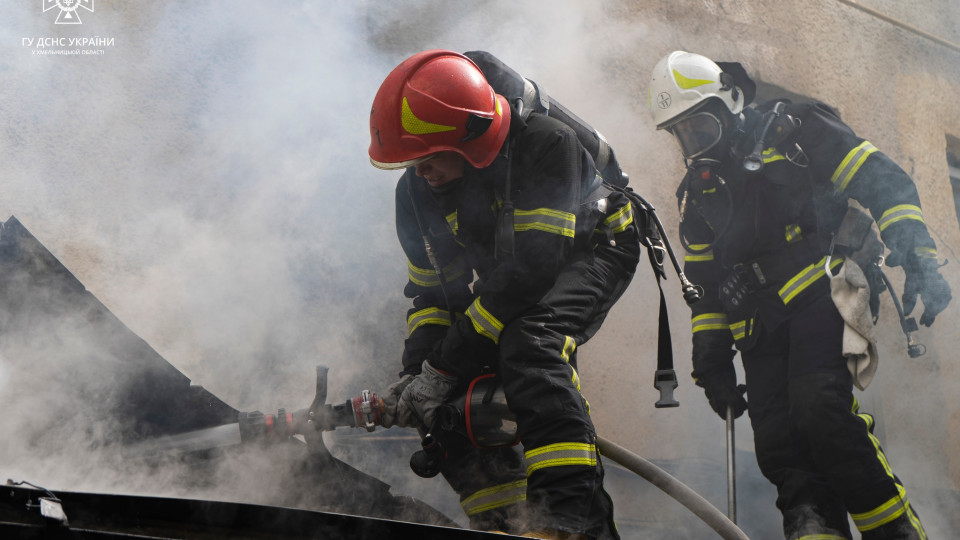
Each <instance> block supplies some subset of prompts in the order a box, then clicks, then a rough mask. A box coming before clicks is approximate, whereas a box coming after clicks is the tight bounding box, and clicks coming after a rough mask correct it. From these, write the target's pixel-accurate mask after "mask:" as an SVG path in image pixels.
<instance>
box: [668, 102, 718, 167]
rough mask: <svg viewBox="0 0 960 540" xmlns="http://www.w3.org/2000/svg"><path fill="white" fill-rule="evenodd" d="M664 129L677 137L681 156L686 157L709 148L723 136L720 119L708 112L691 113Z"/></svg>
mask: <svg viewBox="0 0 960 540" xmlns="http://www.w3.org/2000/svg"><path fill="white" fill-rule="evenodd" d="M666 129H667V131H669V132H670V133H672V134H673V135H674V136H675V137H676V138H677V142H679V143H680V150H681V151H682V152H683V157H685V158H687V159H693V158H696V157H698V156H700V155H702V154H703V153H705V152H706V151H707V150H710V149H711V148H713V147H714V146H716V144H717V143H718V142H720V138H721V137H722V136H723V129H722V128H721V127H720V120H719V119H717V117H716V116H714V115H713V114H712V113H708V112H698V113H694V114H691V115H690V116H687V117H686V118H684V119H682V120H680V121H678V122H677V123H675V124H673V125H672V126H669V127H668V128H666Z"/></svg>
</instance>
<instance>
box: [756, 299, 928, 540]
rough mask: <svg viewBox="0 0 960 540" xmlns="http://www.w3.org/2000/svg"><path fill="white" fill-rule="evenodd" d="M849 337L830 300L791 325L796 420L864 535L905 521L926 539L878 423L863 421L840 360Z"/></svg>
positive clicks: (820, 301) (819, 467)
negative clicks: (883, 444) (878, 433)
mask: <svg viewBox="0 0 960 540" xmlns="http://www.w3.org/2000/svg"><path fill="white" fill-rule="evenodd" d="M843 329H844V322H843V319H842V318H841V316H840V314H839V312H838V311H837V308H836V306H835V305H834V303H833V301H832V300H831V299H830V297H829V296H826V295H824V296H823V297H822V298H821V299H818V300H817V301H814V302H812V303H811V304H810V305H809V306H807V307H805V308H804V309H802V310H800V311H799V312H797V314H796V315H795V316H794V317H793V318H792V320H791V321H790V322H789V340H788V341H789V346H788V347H789V351H788V353H789V365H790V368H789V371H790V382H789V383H788V386H787V394H788V396H789V403H790V419H791V420H792V422H793V423H794V425H795V426H796V427H797V429H798V431H799V432H800V434H801V436H802V438H803V441H804V442H805V443H806V444H807V445H808V446H809V449H810V455H811V456H812V459H813V462H814V463H815V464H816V470H817V471H818V472H820V473H822V475H823V476H824V477H825V478H826V479H827V481H828V482H829V485H830V487H831V490H832V491H833V492H834V493H836V494H837V495H838V496H839V497H840V498H841V499H842V500H843V506H844V507H845V508H846V510H847V511H848V512H850V514H851V516H852V517H853V520H854V523H855V524H856V525H857V528H858V529H859V530H860V531H861V532H867V531H869V530H872V529H875V528H878V527H881V526H883V525H884V524H886V523H891V522H892V521H894V520H897V519H899V518H900V517H901V516H905V517H904V519H907V520H910V523H911V527H912V528H913V529H914V530H916V531H917V532H916V537H917V538H925V534H924V533H923V532H922V531H923V528H922V526H921V525H920V522H919V519H916V515H915V513H914V512H912V510H911V511H910V512H907V510H908V508H909V505H908V503H907V501H906V499H905V495H904V490H903V487H902V486H901V485H900V482H899V480H898V479H897V478H896V476H895V475H894V474H893V472H892V470H891V468H890V465H889V464H888V463H887V459H886V456H885V455H884V454H883V451H882V450H881V448H880V444H879V441H878V440H877V439H876V437H874V436H873V433H872V427H873V426H872V425H873V419H872V418H871V417H870V416H869V415H865V414H858V410H859V409H858V406H857V404H856V400H855V398H854V395H853V380H852V378H851V376H850V372H849V370H848V369H847V366H846V358H844V357H843V355H842V352H841V351H842V347H843ZM748 384H749V383H748ZM865 428H866V429H865Z"/></svg>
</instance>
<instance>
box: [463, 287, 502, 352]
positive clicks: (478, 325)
mask: <svg viewBox="0 0 960 540" xmlns="http://www.w3.org/2000/svg"><path fill="white" fill-rule="evenodd" d="M467 317H470V320H471V321H473V329H474V330H475V331H476V332H477V333H478V334H480V335H481V336H486V337H488V338H490V339H491V340H493V342H494V343H500V332H502V331H503V323H502V322H500V321H499V320H497V318H496V317H494V316H493V315H491V314H490V312H489V311H487V310H486V309H484V307H483V306H482V305H481V304H480V299H479V298H477V299H476V300H474V301H473V303H472V304H470V307H469V308H467Z"/></svg>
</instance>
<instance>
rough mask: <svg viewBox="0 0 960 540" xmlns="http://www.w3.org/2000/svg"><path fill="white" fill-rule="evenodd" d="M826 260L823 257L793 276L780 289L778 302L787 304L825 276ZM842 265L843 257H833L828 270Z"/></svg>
mask: <svg viewBox="0 0 960 540" xmlns="http://www.w3.org/2000/svg"><path fill="white" fill-rule="evenodd" d="M826 260H827V258H826V257H823V258H821V259H820V260H819V261H817V262H815V263H813V264H811V265H810V266H807V267H806V268H804V269H803V270H801V271H800V272H799V273H797V275H795V276H793V277H792V278H791V279H790V281H788V282H787V283H786V285H784V286H783V287H781V288H780V291H779V294H780V300H782V301H783V303H784V304H788V303H789V302H790V301H791V300H793V299H794V297H796V296H797V295H798V294H800V293H801V292H803V290H804V289H806V288H807V287H809V286H810V284H812V283H813V282H815V281H816V280H818V279H820V278H822V277H823V276H824V275H826V271H824V269H823V263H825V262H826ZM842 263H843V257H835V258H834V259H833V260H831V261H830V270H834V269H836V267H838V266H840V265H841V264H842Z"/></svg>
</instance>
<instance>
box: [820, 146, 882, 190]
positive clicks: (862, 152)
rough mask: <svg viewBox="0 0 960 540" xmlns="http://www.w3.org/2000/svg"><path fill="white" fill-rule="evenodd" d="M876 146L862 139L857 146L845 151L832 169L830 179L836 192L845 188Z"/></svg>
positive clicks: (874, 150) (875, 149)
mask: <svg viewBox="0 0 960 540" xmlns="http://www.w3.org/2000/svg"><path fill="white" fill-rule="evenodd" d="M876 151H877V147H876V146H874V145H872V144H870V142H869V141H863V142H862V143H860V145H859V146H857V147H856V148H854V149H853V150H851V151H850V152H848V153H847V155H846V157H844V158H843V161H841V162H840V165H838V166H837V169H836V170H835V171H833V175H832V176H831V177H830V181H831V182H833V188H834V189H835V190H836V191H837V192H838V193H840V192H842V191H843V190H845V189H847V184H849V183H850V180H852V179H853V177H854V175H855V174H857V171H859V170H860V166H861V165H863V162H864V161H866V160H867V157H868V156H869V155H870V154H872V153H874V152H876Z"/></svg>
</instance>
